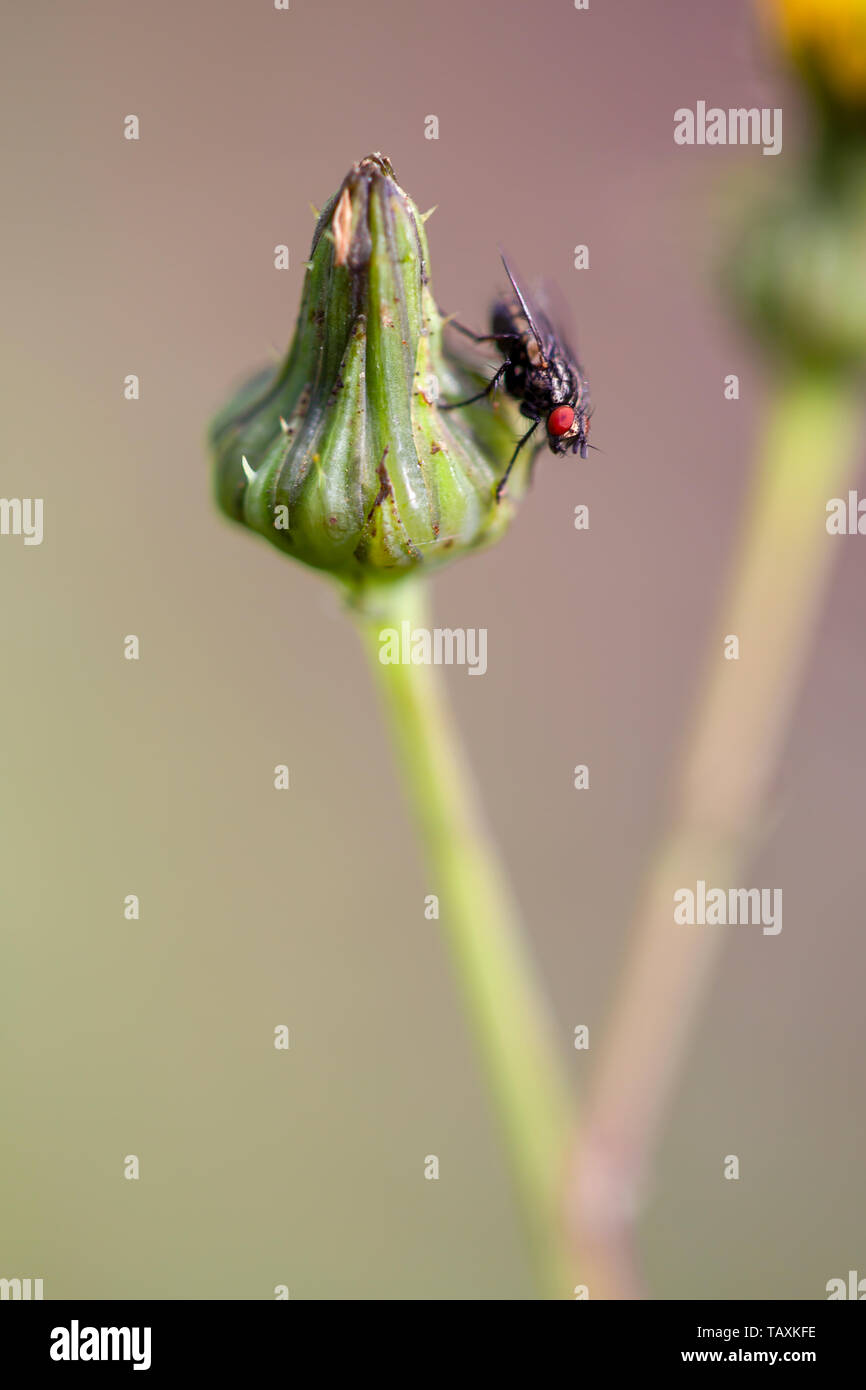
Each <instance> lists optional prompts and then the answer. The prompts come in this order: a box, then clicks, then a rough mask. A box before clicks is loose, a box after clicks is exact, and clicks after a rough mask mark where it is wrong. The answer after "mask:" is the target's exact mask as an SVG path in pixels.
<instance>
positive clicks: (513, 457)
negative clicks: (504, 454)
mask: <svg viewBox="0 0 866 1390" xmlns="http://www.w3.org/2000/svg"><path fill="white" fill-rule="evenodd" d="M538 425H539V421H538V420H533V422H532V424H531V425H530V426H529V429H528V430H527V431H526V434H525V435H524V436H523V438H522V439H521V440H520V442H519V444H518V445H517V448H516V449H515V450H514V453H513V454H512V455H511V458H510V460H509V463H508V467H507V468H506V470H505V472H504V473H503V475H502V477H501V478H500V479H499V482H498V483H497V484H496V500H497V502H501V501H502V494H503V492H504V491H505V484H506V483H507V482H508V475H509V473H510V472H511V470H512V468H513V467H514V465H515V463H516V462H517V455H518V454H519V453H520V450H521V449H522V448H523V446H524V444H527V443H528V442H529V437H530V435H531V434H533V433H534V432H535V430H537V429H538Z"/></svg>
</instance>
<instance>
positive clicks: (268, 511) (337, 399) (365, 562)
mask: <svg viewBox="0 0 866 1390" xmlns="http://www.w3.org/2000/svg"><path fill="white" fill-rule="evenodd" d="M483 385H484V381H483V379H481V378H479V377H478V375H477V374H474V373H472V372H471V371H470V369H469V368H468V367H467V366H466V364H465V363H464V362H463V361H462V360H460V359H458V358H456V357H454V356H453V355H452V354H451V353H449V354H448V355H446V353H445V350H444V348H443V342H442V320H441V317H440V315H439V312H438V310H437V308H436V304H435V301H434V299H433V296H432V292H431V287H430V261H429V255H428V251H427V239H426V236H425V232H424V226H423V219H422V218H421V216H420V215H419V213H418V210H417V208H416V207H415V205H414V203H413V202H412V201H411V199H410V198H409V197H408V196H407V195H406V193H405V192H404V191H403V189H402V188H401V187H400V186H399V185H398V184H397V182H396V180H395V178H394V175H393V171H392V169H391V166H390V164H389V162H388V161H387V160H386V159H384V158H383V157H382V156H381V155H370V156H369V157H368V158H367V159H363V160H361V162H360V163H359V164H356V165H355V166H354V167H353V168H352V169H351V170H350V171H349V173H348V174H347V176H346V178H345V179H344V181H343V184H342V186H341V188H340V189H339V191H338V192H337V193H336V194H335V196H334V197H333V198H332V199H331V200H330V202H329V203H328V204H327V206H326V207H325V209H324V211H323V212H322V214H321V216H320V218H319V220H318V223H317V226H316V230H315V233H314V236H313V245H312V250H311V253H310V260H309V263H308V266H307V272H306V277H305V281H304V289H303V296H302V300H301V308H300V313H299V316H298V322H297V327H296V331H295V337H294V341H293V342H292V345H291V347H290V349H289V352H288V355H287V356H286V358H285V361H284V362H283V364H282V366H281V367H280V368H279V370H278V371H277V372H276V374H275V375H273V374H272V373H259V374H258V375H257V376H256V377H254V378H253V379H252V381H250V382H249V383H248V384H247V385H246V386H245V387H244V388H243V389H242V390H241V391H240V393H239V394H238V396H237V397H236V398H235V399H234V400H233V401H232V402H231V403H230V404H229V405H228V406H227V407H226V408H225V409H224V410H223V411H222V412H221V413H220V415H219V416H218V417H217V419H216V420H215V422H214V424H213V426H212V427H211V444H212V448H213V452H214V455H215V460H216V489H217V498H218V501H219V504H220V506H221V507H222V508H223V510H224V511H225V512H227V513H228V515H229V516H231V517H233V518H234V519H235V520H237V521H240V522H242V523H244V524H245V525H247V526H249V527H251V528H252V529H253V530H255V531H259V532H260V533H261V534H262V535H264V536H266V537H267V538H268V539H269V540H270V541H271V542H272V543H273V544H274V545H276V546H278V547H279V548H280V549H281V550H284V551H285V552H286V553H287V554H289V555H293V556H294V557H295V558H296V559H298V560H302V561H304V563H306V564H308V565H313V566H315V567H316V568H318V569H323V570H327V571H329V572H331V573H332V574H334V575H337V576H339V577H340V578H341V579H344V580H347V581H349V582H352V581H358V580H362V579H364V578H365V577H380V578H388V577H395V576H399V575H401V574H405V573H406V572H407V571H408V570H410V569H413V568H414V567H416V566H419V565H422V564H423V565H430V564H434V563H438V562H440V561H442V560H445V559H448V558H451V557H453V556H455V555H457V554H460V553H462V552H464V551H466V550H471V549H474V548H476V547H478V546H480V545H483V544H487V543H488V542H490V541H492V540H494V539H496V538H497V537H498V536H499V535H501V534H502V532H503V530H504V529H505V528H506V526H507V525H508V522H509V520H510V517H511V515H512V513H513V499H514V498H519V496H520V495H521V492H522V490H523V488H524V487H525V483H526V472H527V464H528V459H521V460H520V461H519V467H518V468H515V472H514V473H513V474H512V479H513V483H512V481H511V480H509V492H508V495H507V496H506V497H504V498H503V499H502V501H501V502H499V503H497V501H496V498H495V488H496V483H497V480H498V478H499V477H500V476H501V475H502V472H503V470H504V468H505V465H506V463H507V461H508V459H509V457H510V456H511V453H512V451H513V448H514V442H515V438H516V437H517V435H518V432H519V425H518V421H519V416H518V414H517V411H516V408H515V406H514V404H513V402H511V401H509V400H507V399H505V398H500V399H499V400H498V401H497V402H496V403H495V407H494V408H493V409H491V404H490V402H489V401H487V400H483V401H480V402H478V403H476V404H474V405H471V406H462V407H460V408H458V409H456V410H443V409H441V408H440V401H441V402H442V403H444V402H447V401H460V400H463V399H465V398H466V397H468V396H471V395H474V394H475V393H476V392H477V391H478V390H479V387H480V386H483ZM525 452H526V453H527V454H529V450H527V451H525Z"/></svg>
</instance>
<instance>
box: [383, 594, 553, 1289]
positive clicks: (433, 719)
mask: <svg viewBox="0 0 866 1390" xmlns="http://www.w3.org/2000/svg"><path fill="white" fill-rule="evenodd" d="M356 616H357V618H358V621H359V626H360V629H361V634H362V637H363V640H364V644H365V647H366V649H367V652H368V655H369V659H370V664H371V666H372V668H373V671H374V673H375V678H376V681H377V684H378V685H379V687H380V690H381V693H382V697H383V700H384V705H385V715H386V721H387V723H388V725H389V727H390V729H391V733H392V736H393V740H394V744H395V747H396V752H397V757H398V761H399V764H400V767H401V770H402V772H403V775H404V777H405V781H406V786H407V789H408V793H409V798H410V801H411V802H412V805H413V807H414V811H415V815H416V817H417V820H418V823H419V826H420V830H421V836H422V839H423V842H424V845H425V847H426V851H427V855H428V857H429V862H430V866H431V869H432V871H433V880H432V888H433V889H434V890H435V892H436V893H437V896H438V897H439V911H440V921H441V924H442V927H443V929H444V931H445V936H446V939H447V941H448V945H449V947H450V951H451V956H452V961H453V965H454V969H455V971H456V974H457V977H458V981H459V983H460V986H461V988H462V992H463V996H464V1001H465V1005H466V1008H467V1011H468V1014H469V1018H470V1021H471V1024H472V1027H473V1030H474V1033H475V1037H476V1040H477V1043H478V1046H479V1048H480V1051H481V1054H482V1059H483V1063H484V1068H485V1071H486V1075H487V1079H488V1081H489V1085H490V1089H491V1093H492V1097H493V1100H494V1104H495V1106H496V1109H497V1110H498V1115H499V1119H500V1122H501V1125H502V1128H503V1130H504V1135H505V1139H506V1143H507V1147H508V1152H509V1156H510V1160H511V1165H512V1169H513V1173H514V1177H515V1181H516V1185H517V1189H518V1193H519V1197H520V1201H521V1207H522V1211H523V1215H524V1218H525V1222H526V1226H527V1230H528V1235H529V1239H530V1242H531V1247H532V1251H533V1256H534V1259H535V1262H536V1266H537V1269H538V1272H539V1276H540V1281H541V1286H542V1288H543V1291H544V1293H545V1295H547V1296H550V1297H560V1298H568V1297H570V1296H571V1293H572V1286H573V1279H572V1278H571V1273H570V1270H571V1263H570V1258H569V1255H568V1253H567V1240H566V1234H565V1231H564V1227H563V1219H562V1201H561V1194H562V1185H563V1175H564V1164H565V1155H566V1145H567V1142H568V1136H569V1129H570V1126H571V1124H572V1104H571V1099H570V1095H569V1087H568V1084H567V1080H566V1079H565V1077H564V1075H563V1062H562V1060H561V1058H560V1057H559V1056H558V1055H557V1047H556V1045H555V1043H554V1041H553V1037H552V1032H551V1027H550V1022H549V1019H550V1014H549V1010H548V1008H547V1006H546V1002H545V1000H544V997H543V994H542V991H541V989H540V988H539V985H538V982H537V980H536V975H535V970H534V967H533V963H532V961H531V960H530V958H529V954H528V951H527V948H526V944H525V942H524V940H523V938H522V936H521V934H520V930H519V927H518V924H517V917H516V913H515V910H514V906H513V902H512V898H511V894H510V892H509V890H508V886H507V881H506V877H505V874H504V873H503V871H502V868H501V866H500V865H499V863H498V861H497V857H496V854H495V851H494V849H493V846H492V845H491V843H490V841H489V839H488V837H487V835H486V833H485V831H484V829H483V827H482V823H481V820H480V817H479V814H478V811H477V809H476V806H475V798H474V795H473V788H472V784H471V780H470V776H469V773H468V771H467V764H466V759H465V757H464V755H463V753H462V752H461V750H460V748H459V745H458V741H457V738H456V735H455V731H454V728H453V725H452V721H451V718H450V715H449V712H448V709H447V705H446V702H445V700H444V697H443V690H442V684H441V679H440V674H439V671H438V670H437V668H436V667H434V666H432V665H415V664H411V663H406V664H399V665H385V664H383V663H382V662H381V661H380V660H379V654H380V651H381V650H382V647H381V641H380V633H381V632H382V630H383V629H385V628H391V629H395V630H396V631H397V632H398V633H399V632H400V631H401V623H403V622H408V623H409V624H410V630H413V629H418V628H425V629H428V630H429V627H430V623H429V615H428V605H427V594H426V587H425V581H419V580H417V579H414V578H411V579H407V580H401V581H397V582H392V583H390V584H387V585H384V584H380V585H377V586H375V588H372V589H370V590H368V591H367V593H366V594H365V596H364V599H363V602H362V603H361V604H359V605H357V607H356Z"/></svg>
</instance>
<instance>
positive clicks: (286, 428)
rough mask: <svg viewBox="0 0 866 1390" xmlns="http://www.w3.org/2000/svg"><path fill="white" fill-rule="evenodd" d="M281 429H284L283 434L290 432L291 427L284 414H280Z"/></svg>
mask: <svg viewBox="0 0 866 1390" xmlns="http://www.w3.org/2000/svg"><path fill="white" fill-rule="evenodd" d="M280 429H281V430H282V432H283V434H288V432H289V427H288V425H287V423H286V421H285V420H284V419H283V417H282V415H281V416H280Z"/></svg>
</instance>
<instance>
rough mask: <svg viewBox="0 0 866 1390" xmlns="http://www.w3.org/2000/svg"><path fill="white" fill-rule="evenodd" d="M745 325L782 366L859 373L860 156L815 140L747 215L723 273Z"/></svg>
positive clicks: (865, 260)
mask: <svg viewBox="0 0 866 1390" xmlns="http://www.w3.org/2000/svg"><path fill="white" fill-rule="evenodd" d="M726 283H727V286H728V289H729V290H730V292H731V294H732V297H733V299H734V302H735V303H736V305H737V306H738V308H739V309H740V311H741V313H742V314H743V316H744V318H745V319H746V321H747V322H748V324H749V326H750V327H751V328H753V329H754V330H755V331H756V332H757V334H758V336H759V337H760V338H762V339H763V340H764V342H765V343H766V344H767V345H768V346H769V347H770V348H771V349H772V350H773V352H774V353H775V355H776V356H777V357H778V358H779V359H780V360H782V361H785V360H788V361H791V362H798V363H800V364H803V365H807V366H812V367H817V368H829V369H831V370H834V371H835V370H862V369H864V368H866V148H864V147H863V145H862V143H861V142H859V141H857V142H849V141H847V140H844V139H841V138H836V139H832V140H827V139H822V140H821V141H820V143H819V144H818V146H817V148H816V150H815V151H814V152H813V153H812V155H811V156H809V157H808V158H807V159H806V160H805V161H804V163H803V165H802V167H801V168H800V170H799V171H798V173H797V175H796V181H795V182H794V183H793V184H792V185H791V186H790V187H789V188H788V189H787V190H784V191H782V192H781V193H779V194H777V195H776V196H775V197H774V199H773V200H772V201H771V202H768V203H767V204H766V205H764V206H763V207H759V208H757V209H755V210H754V211H753V212H752V214H751V216H750V217H749V219H748V221H747V222H746V224H745V225H744V227H743V229H742V233H741V235H740V237H739V239H738V240H737V243H736V245H735V246H734V248H733V254H732V255H731V256H730V258H729V260H728V264H727V268H726Z"/></svg>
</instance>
